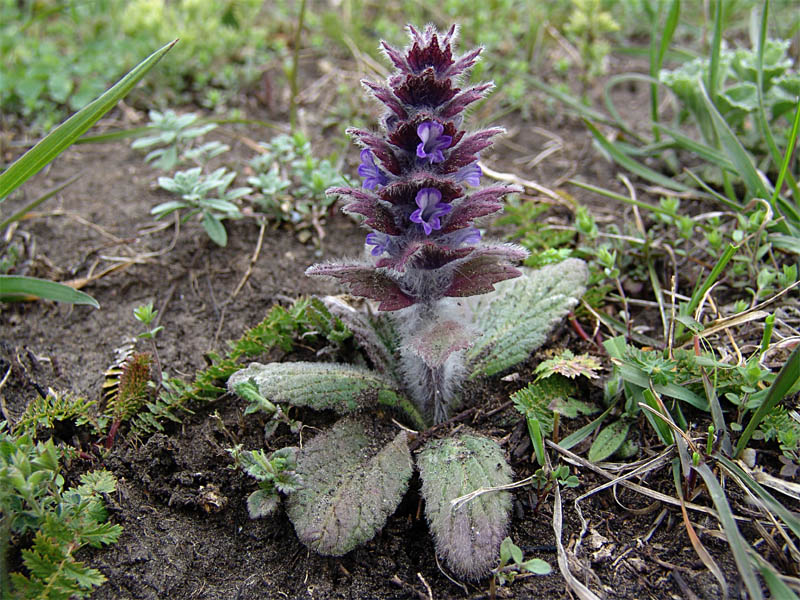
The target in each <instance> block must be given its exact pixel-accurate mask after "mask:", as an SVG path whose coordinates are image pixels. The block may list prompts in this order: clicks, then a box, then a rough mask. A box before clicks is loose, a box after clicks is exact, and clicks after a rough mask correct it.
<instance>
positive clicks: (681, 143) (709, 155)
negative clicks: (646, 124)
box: [656, 124, 736, 171]
mask: <svg viewBox="0 0 800 600" xmlns="http://www.w3.org/2000/svg"><path fill="white" fill-rule="evenodd" d="M656 129H658V130H659V131H663V132H664V133H666V134H667V135H668V136H669V137H671V138H672V139H673V140H675V143H676V144H677V145H678V147H679V148H681V149H683V150H688V151H689V152H691V153H693V154H696V155H697V156H699V157H700V158H702V159H703V160H705V161H707V162H709V163H711V164H712V165H717V166H718V167H721V168H723V169H728V170H729V171H735V170H736V167H735V166H734V165H733V163H732V162H731V161H730V160H729V159H728V157H727V155H726V154H725V153H724V152H721V151H720V150H717V149H716V148H712V147H711V146H709V145H707V144H704V143H703V142H698V141H696V140H693V139H692V138H690V137H689V136H688V135H686V134H684V133H681V132H680V131H677V130H675V129H671V128H669V127H665V126H664V125H661V124H656Z"/></svg>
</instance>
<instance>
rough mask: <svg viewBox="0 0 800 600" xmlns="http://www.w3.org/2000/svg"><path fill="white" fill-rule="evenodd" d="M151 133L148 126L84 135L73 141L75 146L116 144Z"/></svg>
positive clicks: (150, 128)
mask: <svg viewBox="0 0 800 600" xmlns="http://www.w3.org/2000/svg"><path fill="white" fill-rule="evenodd" d="M150 131H153V128H152V127H150V126H149V125H145V126H144V127H131V128H130V129H121V130H119V131H107V132H106V133H99V134H97V135H85V136H83V137H82V138H79V139H77V140H75V145H76V146H77V145H78V144H105V143H107V142H117V141H119V140H125V139H128V138H132V137H139V136H140V135H144V134H145V133H148V132H150Z"/></svg>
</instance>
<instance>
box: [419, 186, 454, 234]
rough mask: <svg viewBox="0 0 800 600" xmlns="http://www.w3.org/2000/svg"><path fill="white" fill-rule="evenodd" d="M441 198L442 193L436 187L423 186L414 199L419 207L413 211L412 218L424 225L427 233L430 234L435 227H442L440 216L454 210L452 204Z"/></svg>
mask: <svg viewBox="0 0 800 600" xmlns="http://www.w3.org/2000/svg"><path fill="white" fill-rule="evenodd" d="M441 200H442V193H441V192H440V191H439V190H437V189H436V188H422V189H421V190H420V191H418V192H417V197H416V198H415V199H414V201H415V202H416V203H417V206H419V208H418V209H417V210H415V211H414V212H413V213H411V217H410V219H411V220H412V221H413V222H414V223H419V224H420V225H422V229H423V230H424V231H425V235H430V234H431V231H433V230H434V229H441V228H442V224H441V223H440V222H439V217H442V216H444V215H446V214H447V213H449V212H450V211H451V210H453V207H452V206H451V205H449V204H447V203H446V202H442V201H441Z"/></svg>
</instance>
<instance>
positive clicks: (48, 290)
mask: <svg viewBox="0 0 800 600" xmlns="http://www.w3.org/2000/svg"><path fill="white" fill-rule="evenodd" d="M35 298H44V299H46V300H55V301H56V302H67V303H69V304H89V305H90V306H94V307H95V308H100V305H99V304H98V303H97V300H95V299H94V298H92V297H91V296H90V295H89V294H84V293H83V292H80V291H78V290H76V289H73V288H71V287H69V286H68V285H64V284H62V283H56V282H55V281H47V280H46V279H36V278H35V277H22V276H20V275H0V301H2V302H13V301H19V300H33V299H35Z"/></svg>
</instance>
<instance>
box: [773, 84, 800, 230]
mask: <svg viewBox="0 0 800 600" xmlns="http://www.w3.org/2000/svg"><path fill="white" fill-rule="evenodd" d="M798 130H800V98H798V100H797V109H796V110H795V111H794V119H792V129H791V131H790V132H789V139H788V144H787V146H786V152H785V153H784V155H783V160H782V161H781V170H780V171H779V172H778V179H777V180H776V181H775V190H773V192H772V202H771V204H772V205H773V206H775V203H776V202H777V204H778V206H779V207H780V208H781V209H783V210H784V212H786V213H789V214H788V216H789V218H791V219H792V220H793V221H794V223H796V224H800V213H799V212H798V210H797V203H798V202H800V191H798V189H797V185H796V184H795V185H794V186H793V187H792V197H793V198H794V202H795V203H794V204H789V203H788V202H786V201H785V200H784V199H783V198H781V197H780V191H781V188H782V187H783V180H784V179H785V178H786V177H787V176H788V177H789V178H790V179H789V183H790V187H791V182H792V181H793V178H792V175H791V172H790V171H789V163H790V162H792V153H793V152H794V148H795V146H796V145H797V136H798Z"/></svg>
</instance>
